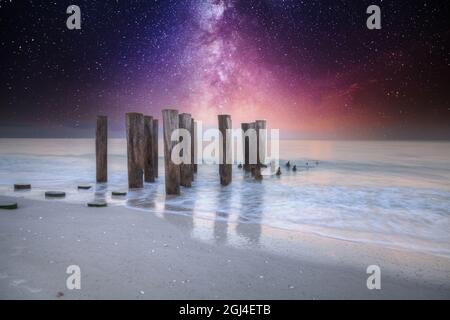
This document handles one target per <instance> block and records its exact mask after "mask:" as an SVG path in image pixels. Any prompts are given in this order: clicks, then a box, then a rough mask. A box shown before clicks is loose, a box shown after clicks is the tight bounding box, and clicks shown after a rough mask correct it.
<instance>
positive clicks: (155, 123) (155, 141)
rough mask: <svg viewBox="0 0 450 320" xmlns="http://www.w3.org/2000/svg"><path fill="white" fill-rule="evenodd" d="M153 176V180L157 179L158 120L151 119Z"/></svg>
mask: <svg viewBox="0 0 450 320" xmlns="http://www.w3.org/2000/svg"><path fill="white" fill-rule="evenodd" d="M152 129H153V174H154V175H155V178H158V161H159V157H158V152H159V151H158V150H159V149H158V145H159V141H158V131H159V123H158V119H153V126H152Z"/></svg>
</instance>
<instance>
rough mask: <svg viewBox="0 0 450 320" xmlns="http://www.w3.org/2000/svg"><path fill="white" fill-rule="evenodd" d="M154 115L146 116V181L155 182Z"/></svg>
mask: <svg viewBox="0 0 450 320" xmlns="http://www.w3.org/2000/svg"><path fill="white" fill-rule="evenodd" d="M153 152H154V147H153V117H151V116H144V181H145V182H155V174H154V169H155V166H154V165H153V161H154V156H153Z"/></svg>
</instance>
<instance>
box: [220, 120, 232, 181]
mask: <svg viewBox="0 0 450 320" xmlns="http://www.w3.org/2000/svg"><path fill="white" fill-rule="evenodd" d="M218 120H219V131H220V133H221V135H222V143H221V145H220V146H219V149H220V151H219V155H220V158H219V159H220V164H219V174H220V184H221V185H223V186H226V185H229V184H230V183H231V173H232V164H231V161H232V159H231V156H232V155H231V139H232V134H231V131H227V129H231V116H229V115H219V116H218Z"/></svg>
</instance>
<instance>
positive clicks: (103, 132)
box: [95, 116, 108, 183]
mask: <svg viewBox="0 0 450 320" xmlns="http://www.w3.org/2000/svg"><path fill="white" fill-rule="evenodd" d="M95 157H96V179H97V182H99V183H102V182H107V181H108V118H107V117H106V116H98V117H97V127H96V130H95Z"/></svg>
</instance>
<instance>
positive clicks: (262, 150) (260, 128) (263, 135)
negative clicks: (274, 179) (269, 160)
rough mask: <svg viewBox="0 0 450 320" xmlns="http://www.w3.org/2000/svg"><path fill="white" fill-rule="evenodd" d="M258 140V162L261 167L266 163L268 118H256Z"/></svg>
mask: <svg viewBox="0 0 450 320" xmlns="http://www.w3.org/2000/svg"><path fill="white" fill-rule="evenodd" d="M255 127H256V141H257V144H256V146H257V148H256V152H257V158H256V159H257V160H256V164H257V165H258V166H259V167H261V166H264V165H265V164H266V141H267V132H266V129H267V122H266V120H256V122H255Z"/></svg>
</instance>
